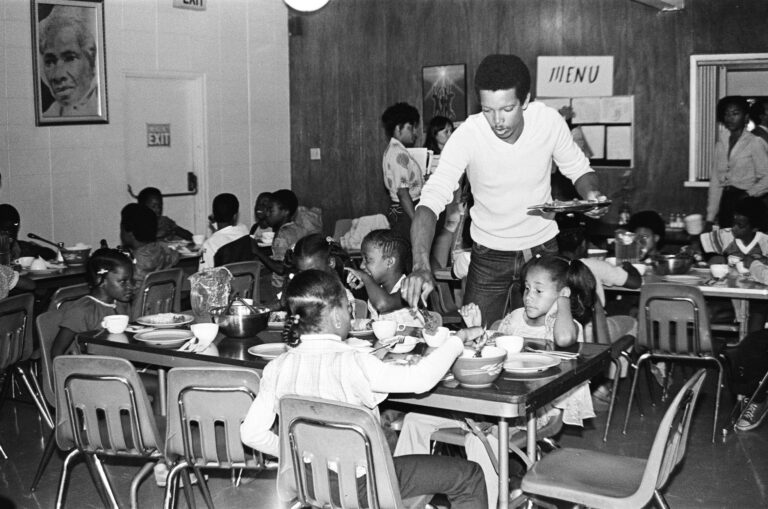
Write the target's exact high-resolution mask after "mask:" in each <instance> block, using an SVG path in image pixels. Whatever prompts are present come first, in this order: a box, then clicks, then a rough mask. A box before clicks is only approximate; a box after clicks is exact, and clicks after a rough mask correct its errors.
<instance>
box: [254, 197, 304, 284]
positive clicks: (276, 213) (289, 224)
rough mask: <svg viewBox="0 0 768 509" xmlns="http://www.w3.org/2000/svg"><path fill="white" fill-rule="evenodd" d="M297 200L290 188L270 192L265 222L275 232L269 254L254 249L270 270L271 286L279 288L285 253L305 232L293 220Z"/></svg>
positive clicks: (282, 274) (297, 204) (297, 205)
mask: <svg viewBox="0 0 768 509" xmlns="http://www.w3.org/2000/svg"><path fill="white" fill-rule="evenodd" d="M298 207H299V200H298V198H296V195H295V194H294V193H293V191H291V190H290V189H280V190H278V191H275V192H274V193H272V194H270V196H269V206H268V207H267V215H266V219H265V221H266V224H267V226H268V227H269V228H271V229H272V231H273V232H275V236H274V238H273V240H272V252H271V255H267V254H266V253H264V252H262V251H261V250H256V256H257V258H258V259H259V260H260V261H261V263H263V264H264V266H265V267H266V268H267V269H269V270H270V271H271V272H272V287H273V288H276V289H280V288H282V286H283V276H284V275H285V254H286V253H287V252H288V250H289V249H290V248H292V247H293V246H294V245H295V244H296V242H297V241H298V240H299V239H300V238H301V237H303V236H304V235H306V234H307V233H310V232H306V231H304V230H303V229H302V228H300V227H299V225H298V224H297V223H296V222H294V221H293V218H294V215H295V214H296V210H297V209H298Z"/></svg>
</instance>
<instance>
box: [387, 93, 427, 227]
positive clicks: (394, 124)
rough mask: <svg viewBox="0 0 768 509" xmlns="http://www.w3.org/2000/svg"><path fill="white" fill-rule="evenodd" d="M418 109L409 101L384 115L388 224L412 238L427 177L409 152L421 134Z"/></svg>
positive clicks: (399, 104) (394, 107) (396, 105)
mask: <svg viewBox="0 0 768 509" xmlns="http://www.w3.org/2000/svg"><path fill="white" fill-rule="evenodd" d="M420 120H421V116H420V115H419V111H418V110H417V109H416V108H414V107H413V106H411V105H410V104H408V103H397V104H393V105H392V106H390V107H389V108H387V109H386V110H385V111H384V113H383V114H382V115H381V123H382V125H383V126H384V132H385V133H386V135H387V138H389V145H387V149H386V150H385V151H384V157H383V158H382V170H383V172H384V186H385V187H386V188H387V191H388V192H389V199H390V200H391V201H392V204H391V205H390V207H389V211H388V212H387V219H389V226H390V228H392V229H393V230H395V231H397V232H399V233H400V234H401V235H402V236H403V237H404V238H406V239H410V238H411V221H412V220H413V215H414V214H415V209H416V204H417V203H418V202H419V199H420V198H421V188H422V187H423V186H424V177H423V176H422V174H421V167H419V163H417V162H416V160H415V159H414V158H413V156H411V154H410V153H409V152H408V150H407V149H408V148H410V147H413V146H414V145H415V144H416V140H417V139H418V137H419V134H418V128H419V121H420Z"/></svg>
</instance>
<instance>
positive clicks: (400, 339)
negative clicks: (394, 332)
mask: <svg viewBox="0 0 768 509" xmlns="http://www.w3.org/2000/svg"><path fill="white" fill-rule="evenodd" d="M404 341H405V336H397V340H396V341H392V342H391V343H387V344H386V345H381V346H379V347H376V348H374V349H373V350H371V351H370V352H368V353H376V352H378V351H379V350H384V349H385V348H392V347H393V346H395V345H399V344H401V343H403V342H404Z"/></svg>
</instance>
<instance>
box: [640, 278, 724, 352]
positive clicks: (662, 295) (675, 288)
mask: <svg viewBox="0 0 768 509" xmlns="http://www.w3.org/2000/svg"><path fill="white" fill-rule="evenodd" d="M638 322H639V324H638V325H639V334H638V338H637V341H638V344H639V345H642V346H644V347H646V348H648V349H650V350H651V351H654V352H664V353H679V354H690V355H696V356H699V355H707V354H712V346H713V343H712V337H711V331H710V326H709V317H708V316H707V307H706V303H705V301H704V296H703V295H702V293H701V290H699V289H698V288H696V287H695V286H690V285H682V284H675V283H652V284H648V285H645V286H643V289H642V290H641V292H640V315H639V320H638Z"/></svg>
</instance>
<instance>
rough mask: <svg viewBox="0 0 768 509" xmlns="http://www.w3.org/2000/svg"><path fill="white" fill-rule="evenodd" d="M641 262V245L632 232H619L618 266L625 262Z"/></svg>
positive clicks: (617, 235)
mask: <svg viewBox="0 0 768 509" xmlns="http://www.w3.org/2000/svg"><path fill="white" fill-rule="evenodd" d="M639 261H640V244H638V242H637V236H636V235H635V234H634V233H632V232H627V231H622V230H619V231H617V232H616V264H617V265H620V264H622V263H624V262H629V263H637V262H639Z"/></svg>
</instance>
